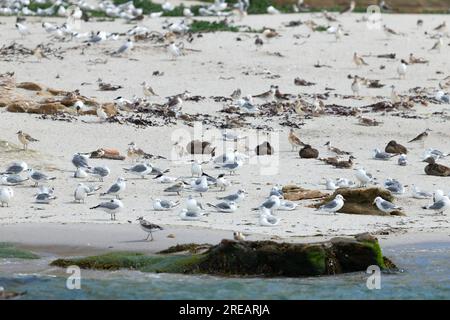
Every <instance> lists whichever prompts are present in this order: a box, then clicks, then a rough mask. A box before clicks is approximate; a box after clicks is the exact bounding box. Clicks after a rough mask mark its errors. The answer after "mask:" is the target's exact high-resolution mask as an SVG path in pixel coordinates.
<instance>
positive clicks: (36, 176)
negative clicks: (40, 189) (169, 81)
mask: <svg viewBox="0 0 450 320" xmlns="http://www.w3.org/2000/svg"><path fill="white" fill-rule="evenodd" d="M27 172H28V176H29V177H30V179H31V180H33V181H34V183H35V184H34V186H35V187H37V186H38V184H39V182H44V181H49V180H55V179H56V177H49V176H47V175H46V174H44V173H42V172H39V171H35V170H33V169H31V168H30V169H28V170H27Z"/></svg>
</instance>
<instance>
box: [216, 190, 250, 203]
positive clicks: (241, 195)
mask: <svg viewBox="0 0 450 320" xmlns="http://www.w3.org/2000/svg"><path fill="white" fill-rule="evenodd" d="M246 193H247V192H246V191H245V190H244V189H239V190H238V191H237V192H236V193H233V194H230V195H228V196H225V197H218V198H217V199H219V200H224V201H227V202H234V203H238V202H241V201H242V200H244V199H245V194H246Z"/></svg>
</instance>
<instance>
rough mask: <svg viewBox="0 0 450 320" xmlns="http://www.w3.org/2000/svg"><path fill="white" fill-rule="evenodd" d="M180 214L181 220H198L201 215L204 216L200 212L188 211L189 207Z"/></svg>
mask: <svg viewBox="0 0 450 320" xmlns="http://www.w3.org/2000/svg"><path fill="white" fill-rule="evenodd" d="M179 216H180V218H181V220H186V221H196V220H200V217H201V216H202V214H201V213H199V212H191V211H188V209H182V210H181V212H180V214H179Z"/></svg>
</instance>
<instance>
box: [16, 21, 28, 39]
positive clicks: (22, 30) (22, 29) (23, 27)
mask: <svg viewBox="0 0 450 320" xmlns="http://www.w3.org/2000/svg"><path fill="white" fill-rule="evenodd" d="M16 29H17V31H19V33H20V35H21V36H22V38H23V37H25V36H26V35H28V34H30V31H29V30H28V28H27V26H26V25H24V24H22V23H16Z"/></svg>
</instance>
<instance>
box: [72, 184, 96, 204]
mask: <svg viewBox="0 0 450 320" xmlns="http://www.w3.org/2000/svg"><path fill="white" fill-rule="evenodd" d="M97 190H98V189H97ZM90 195H93V190H92V189H91V188H89V187H88V186H87V185H85V184H84V183H79V184H78V185H77V187H76V188H75V191H74V193H73V197H74V199H75V202H78V203H81V202H83V203H84V202H85V200H86V198H87V197H88V196H90Z"/></svg>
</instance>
